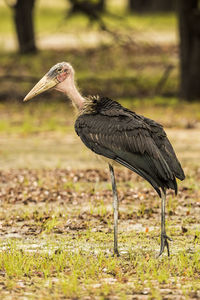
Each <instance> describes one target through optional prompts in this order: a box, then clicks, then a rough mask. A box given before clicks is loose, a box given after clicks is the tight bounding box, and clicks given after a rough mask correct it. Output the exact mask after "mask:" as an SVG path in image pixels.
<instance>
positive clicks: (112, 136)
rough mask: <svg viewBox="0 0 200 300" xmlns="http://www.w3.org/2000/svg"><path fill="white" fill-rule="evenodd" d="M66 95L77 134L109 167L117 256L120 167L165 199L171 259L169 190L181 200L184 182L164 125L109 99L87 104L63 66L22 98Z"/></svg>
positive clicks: (163, 239)
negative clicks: (117, 171)
mask: <svg viewBox="0 0 200 300" xmlns="http://www.w3.org/2000/svg"><path fill="white" fill-rule="evenodd" d="M50 88H55V89H56V90H58V91H60V92H62V93H64V94H66V95H67V96H68V97H69V98H70V99H71V101H72V103H73V105H74V106H75V107H76V108H77V110H78V118H77V120H76V122H75V131H76V133H77V134H78V136H79V137H80V138H81V140H82V142H83V143H84V144H85V145H86V146H87V147H88V148H89V149H90V150H92V151H93V152H95V153H96V154H99V155H100V156H102V157H104V158H106V161H107V162H108V164H109V169H110V174H111V182H112V190H113V210H114V254H116V255H119V252H118V240H117V232H118V206H119V204H118V195H117V188H116V183H115V175H114V169H113V163H114V162H117V163H119V164H121V165H123V166H125V167H127V168H128V169H130V170H131V171H133V172H135V173H137V174H138V175H140V176H141V177H143V178H144V179H146V180H147V181H148V182H149V183H150V184H151V185H152V186H153V188H154V189H155V190H156V192H157V193H158V195H159V197H160V198H161V245H160V252H159V255H158V256H160V255H161V254H162V253H163V251H164V249H165V247H166V248H167V252H168V256H169V254H170V253H169V244H168V240H170V241H171V239H170V238H169V237H168V236H167V235H166V230H165V200H166V189H169V188H170V189H172V190H174V191H175V193H176V194H177V183H176V177H177V178H178V179H180V180H183V179H184V178H185V175H184V172H183V170H182V167H181V165H180V163H179V161H178V159H177V157H176V154H175V152H174V150H173V148H172V145H171V144H170V142H169V140H168V138H167V135H166V133H165V131H164V130H163V127H162V125H160V124H158V123H156V122H155V121H153V120H151V119H148V118H146V117H143V116H140V115H137V114H136V113H135V112H132V111H130V110H129V109H127V108H124V107H123V106H121V105H120V104H119V103H117V102H115V101H113V100H111V99H109V98H104V97H103V98H100V97H98V96H96V97H88V98H84V97H83V96H82V95H81V94H80V93H79V91H78V89H77V88H76V85H75V81H74V69H73V68H72V66H71V65H70V64H69V63H66V62H62V63H58V64H56V65H55V66H53V67H52V68H51V69H50V70H49V72H48V73H47V74H45V75H44V77H42V79H41V80H40V81H39V82H38V83H37V84H36V85H35V86H34V87H33V89H32V90H31V91H30V92H29V93H28V94H27V96H26V97H25V98H24V101H27V100H29V99H31V98H33V97H34V96H36V95H38V94H40V93H42V92H44V91H46V90H48V89H50Z"/></svg>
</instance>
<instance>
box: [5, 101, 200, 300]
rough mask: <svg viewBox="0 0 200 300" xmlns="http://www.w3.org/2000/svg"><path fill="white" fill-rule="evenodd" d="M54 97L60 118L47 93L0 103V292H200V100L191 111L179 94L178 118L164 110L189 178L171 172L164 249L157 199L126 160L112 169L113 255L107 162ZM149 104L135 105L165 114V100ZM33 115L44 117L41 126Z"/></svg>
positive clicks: (32, 295) (18, 295) (142, 295)
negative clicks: (199, 112)
mask: <svg viewBox="0 0 200 300" xmlns="http://www.w3.org/2000/svg"><path fill="white" fill-rule="evenodd" d="M122 103H123V101H122ZM125 103H126V101H125ZM144 103H145V102H144ZM152 103H153V102H152ZM123 104H124V103H123ZM126 104H127V103H126ZM38 105H39V104H38ZM59 105H60V106H61V109H58V110H57V119H58V120H59V121H58V122H57V123H53V121H52V120H51V118H53V116H54V115H53V114H52V113H50V112H52V110H54V109H55V105H54V104H52V103H51V104H49V105H48V106H46V104H45V105H43V106H42V107H41V106H40V105H39V107H40V109H39V110H38V108H37V105H36V106H32V104H30V107H29V108H27V107H25V108H23V107H22V106H18V105H16V107H15V104H13V105H11V106H9V107H7V105H6V104H2V105H1V120H2V123H1V122H0V125H1V126H0V127H1V128H3V125H2V124H4V130H3V129H2V130H1V158H0V164H1V171H0V199H1V208H2V209H1V213H0V234H1V244H0V246H1V253H0V269H1V272H0V278H1V279H0V287H1V291H0V294H1V297H3V299H62V298H69V299H78V298H80V299H93V298H96V299H161V298H165V297H166V298H167V299H187V298H194V299H197V298H198V297H200V294H199V289H200V277H199V275H200V263H199V261H200V256H199V253H200V252H199V250H200V247H199V241H200V240H199V239H200V231H199V224H198V223H199V214H200V193H199V188H200V186H199V182H200V181H199V180H200V169H199V164H198V157H199V144H200V132H199V127H198V124H199V123H198V120H196V122H193V123H192V115H193V116H194V113H195V110H196V108H197V107H198V104H195V103H194V104H193V105H192V106H193V107H195V109H194V111H193V113H192V111H191V115H190V113H189V112H188V110H189V109H188V106H187V104H185V105H186V109H185V110H184V109H183V108H182V117H181V118H180V119H176V121H174V122H175V123H172V121H169V119H168V118H163V122H164V125H166V127H167V128H166V131H167V134H168V136H169V138H170V140H171V141H172V143H173V145H174V147H175V149H176V152H177V153H178V157H179V158H180V160H181V162H182V164H183V167H184V171H185V173H186V180H185V181H184V182H178V183H179V193H178V195H177V196H174V195H173V193H172V192H171V191H169V193H168V196H167V233H168V235H169V236H171V237H172V239H173V242H170V252H171V256H170V258H168V257H167V254H166V252H165V253H164V254H163V256H162V257H160V258H159V259H157V258H156V255H157V254H158V252H159V243H160V200H159V198H158V196H157V195H156V193H155V192H154V191H153V189H152V188H151V187H150V186H149V184H148V183H146V182H145V181H144V180H142V179H140V178H139V177H138V176H136V175H135V174H134V173H132V172H130V171H128V170H126V169H124V168H117V169H116V178H117V183H118V191H119V199H120V217H119V249H120V257H113V256H112V249H113V215H112V191H111V185H110V178H109V173H108V168H107V166H106V165H105V166H104V165H103V166H102V163H101V162H99V161H98V160H96V157H95V156H94V157H93V156H91V154H90V152H89V151H88V150H87V149H86V148H85V147H84V146H83V145H82V144H81V142H80V141H79V138H78V137H77V136H76V135H75V132H74V130H73V122H74V117H72V116H73V110H72V108H71V107H70V106H69V105H68V104H63V103H58V104H57V106H59ZM64 105H65V108H64ZM129 106H131V107H132V106H134V103H132V104H129ZM176 106H178V104H176V105H175V106H174V109H173V110H172V111H173V113H174V114H175V115H176ZM192 106H190V109H191V107H192ZM155 107H156V109H155ZM155 107H154V108H153V109H152V107H151V109H150V107H149V105H148V104H146V105H145V104H143V105H141V106H138V107H137V110H138V111H139V112H141V111H143V113H144V114H145V115H148V116H150V115H152V117H154V118H156V115H160V116H161V115H164V111H165V110H166V107H165V106H164V107H163V106H162V105H161V106H158V105H157V104H156V106H155ZM19 108H20V109H19ZM168 109H169V108H168ZM191 110H192V109H191ZM13 111H14V112H15V113H13ZM30 112H31V113H32V117H31V120H30ZM173 113H172V114H171V118H172V119H173V120H175V117H173ZM27 115H29V118H28V117H27ZM40 115H43V121H42V123H41V124H40V126H39V127H38V126H36V125H35V124H37V122H38V120H39V116H40ZM11 116H12V117H11ZM27 118H28V119H29V120H30V121H29V123H28V124H29V126H28V125H27ZM65 119H66V125H63V122H64V120H65ZM183 120H184V122H183ZM186 120H187V121H186ZM193 121H194V119H193ZM165 123H166V124H165ZM52 124H53V125H52ZM167 124H171V126H170V127H171V128H169V126H167ZM174 124H176V126H175V125H174ZM191 124H193V125H192V126H191ZM188 125H190V126H188ZM190 127H192V128H190ZM5 128H6V130H5ZM36 291H37V292H36ZM36 293H37V294H36Z"/></svg>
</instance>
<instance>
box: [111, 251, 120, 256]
mask: <svg viewBox="0 0 200 300" xmlns="http://www.w3.org/2000/svg"><path fill="white" fill-rule="evenodd" d="M112 256H113V257H115V256H117V257H119V256H120V254H119V251H118V249H114V253H113V255H112Z"/></svg>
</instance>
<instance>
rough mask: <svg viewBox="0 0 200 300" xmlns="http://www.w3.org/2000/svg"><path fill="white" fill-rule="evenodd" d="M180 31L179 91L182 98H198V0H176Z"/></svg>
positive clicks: (199, 63) (199, 73)
mask: <svg viewBox="0 0 200 300" xmlns="http://www.w3.org/2000/svg"><path fill="white" fill-rule="evenodd" d="M178 13H179V31H180V67H181V83H180V90H181V91H180V92H181V96H182V97H183V98H184V99H187V100H192V99H200V83H199V80H200V10H199V1H198V0H190V1H188V0H178Z"/></svg>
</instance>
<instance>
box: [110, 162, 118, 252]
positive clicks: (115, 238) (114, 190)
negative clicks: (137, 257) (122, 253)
mask: <svg viewBox="0 0 200 300" xmlns="http://www.w3.org/2000/svg"><path fill="white" fill-rule="evenodd" d="M109 169H110V176H111V182H112V191H113V212H114V254H116V255H117V256H119V251H118V209H119V202H118V195H117V187H116V182H115V173H114V169H113V167H112V166H111V165H110V164H109Z"/></svg>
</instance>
